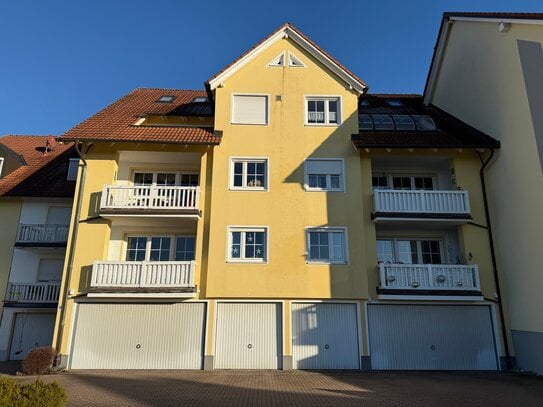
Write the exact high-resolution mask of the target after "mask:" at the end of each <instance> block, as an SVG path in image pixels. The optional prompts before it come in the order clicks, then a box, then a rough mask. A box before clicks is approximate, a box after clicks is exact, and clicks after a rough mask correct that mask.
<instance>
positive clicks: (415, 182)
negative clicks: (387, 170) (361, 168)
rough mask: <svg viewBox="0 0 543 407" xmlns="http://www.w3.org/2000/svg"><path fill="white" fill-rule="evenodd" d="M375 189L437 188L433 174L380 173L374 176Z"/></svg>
mask: <svg viewBox="0 0 543 407" xmlns="http://www.w3.org/2000/svg"><path fill="white" fill-rule="evenodd" d="M372 185H373V188H374V189H401V190H413V189H414V190H421V189H423V190H427V191H431V190H434V189H437V188H436V187H437V183H436V178H435V176H433V175H402V174H398V175H384V174H383V175H379V174H374V175H373V176H372Z"/></svg>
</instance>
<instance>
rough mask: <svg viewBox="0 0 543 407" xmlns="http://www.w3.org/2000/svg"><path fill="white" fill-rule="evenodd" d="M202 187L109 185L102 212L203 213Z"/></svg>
mask: <svg viewBox="0 0 543 407" xmlns="http://www.w3.org/2000/svg"><path fill="white" fill-rule="evenodd" d="M199 209H200V187H172V186H157V185H141V186H132V185H107V186H105V187H104V189H103V191H102V198H101V202H100V212H101V214H102V215H104V214H105V215H106V217H107V215H120V216H126V215H127V214H132V215H147V216H180V217H182V216H196V217H197V216H199V212H200V211H199Z"/></svg>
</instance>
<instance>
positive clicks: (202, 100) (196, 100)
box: [192, 96, 207, 103]
mask: <svg viewBox="0 0 543 407" xmlns="http://www.w3.org/2000/svg"><path fill="white" fill-rule="evenodd" d="M192 103H207V98H206V97H203V96H198V97H196V98H194V99H192Z"/></svg>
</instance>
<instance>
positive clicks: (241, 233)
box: [228, 227, 268, 263]
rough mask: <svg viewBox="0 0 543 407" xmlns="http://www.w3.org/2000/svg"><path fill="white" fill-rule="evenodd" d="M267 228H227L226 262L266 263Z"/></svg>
mask: <svg viewBox="0 0 543 407" xmlns="http://www.w3.org/2000/svg"><path fill="white" fill-rule="evenodd" d="M267 234H268V233H267V228H249V227H248V228H229V230H228V260H229V261H233V262H236V261H239V262H254V263H265V262H266V261H267V246H268V238H267Z"/></svg>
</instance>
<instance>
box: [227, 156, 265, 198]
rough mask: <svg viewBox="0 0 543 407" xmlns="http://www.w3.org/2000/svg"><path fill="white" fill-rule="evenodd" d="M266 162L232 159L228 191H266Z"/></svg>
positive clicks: (261, 160)
mask: <svg viewBox="0 0 543 407" xmlns="http://www.w3.org/2000/svg"><path fill="white" fill-rule="evenodd" d="M267 167H268V160H267V159H265V158H262V159H260V158H259V159H241V158H232V159H231V161H230V189H247V190H261V191H264V190H267V189H268V170H267Z"/></svg>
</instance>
